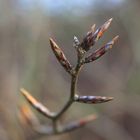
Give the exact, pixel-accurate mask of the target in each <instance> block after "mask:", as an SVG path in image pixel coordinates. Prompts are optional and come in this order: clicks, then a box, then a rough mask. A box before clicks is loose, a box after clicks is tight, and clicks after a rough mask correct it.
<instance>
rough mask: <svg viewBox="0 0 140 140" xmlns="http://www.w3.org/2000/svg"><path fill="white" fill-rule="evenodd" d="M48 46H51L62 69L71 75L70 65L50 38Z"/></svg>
mask: <svg viewBox="0 0 140 140" xmlns="http://www.w3.org/2000/svg"><path fill="white" fill-rule="evenodd" d="M50 45H51V48H52V50H53V52H54V54H55V56H56V58H57V60H58V61H59V62H60V64H61V65H62V66H63V67H64V69H65V70H66V71H67V72H68V73H71V71H72V65H71V64H70V62H69V61H68V60H67V58H66V56H65V55H64V53H63V51H62V50H61V49H60V48H59V46H58V45H57V44H56V43H55V42H54V40H53V39H52V38H50Z"/></svg>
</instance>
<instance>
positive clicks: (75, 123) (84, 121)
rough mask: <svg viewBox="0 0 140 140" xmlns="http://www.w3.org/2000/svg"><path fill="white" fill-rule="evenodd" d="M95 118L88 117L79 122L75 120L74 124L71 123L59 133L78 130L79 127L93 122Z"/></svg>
mask: <svg viewBox="0 0 140 140" xmlns="http://www.w3.org/2000/svg"><path fill="white" fill-rule="evenodd" d="M96 118H97V116H96V115H89V116H87V117H85V118H82V119H80V120H77V121H75V122H71V123H69V124H67V125H66V126H64V127H63V128H62V130H61V133H64V132H69V131H72V130H74V129H77V128H80V127H82V126H84V125H86V124H87V123H90V122H91V121H93V120H95V119H96Z"/></svg>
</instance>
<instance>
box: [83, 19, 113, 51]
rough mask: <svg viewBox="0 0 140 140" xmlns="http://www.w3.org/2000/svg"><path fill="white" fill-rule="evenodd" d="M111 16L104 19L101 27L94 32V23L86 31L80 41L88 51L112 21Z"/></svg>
mask: <svg viewBox="0 0 140 140" xmlns="http://www.w3.org/2000/svg"><path fill="white" fill-rule="evenodd" d="M112 20H113V19H112V18H110V19H109V20H108V21H106V22H105V23H104V24H103V25H102V26H101V27H99V28H98V29H97V30H96V31H95V32H94V30H95V24H94V25H93V26H92V29H91V30H90V31H89V32H88V33H87V35H86V36H85V38H84V39H83V41H82V43H81V47H82V48H83V49H84V50H85V51H88V50H89V49H91V47H92V46H93V45H94V44H95V43H96V42H97V41H98V40H99V39H100V38H101V37H102V36H103V34H104V32H105V31H106V30H107V29H108V27H109V26H110V24H111V22H112Z"/></svg>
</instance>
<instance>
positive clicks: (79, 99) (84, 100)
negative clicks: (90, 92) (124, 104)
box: [75, 96, 113, 104]
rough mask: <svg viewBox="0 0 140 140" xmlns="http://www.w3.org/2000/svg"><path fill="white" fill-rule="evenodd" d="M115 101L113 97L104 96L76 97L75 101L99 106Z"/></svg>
mask: <svg viewBox="0 0 140 140" xmlns="http://www.w3.org/2000/svg"><path fill="white" fill-rule="evenodd" d="M111 100H113V97H102V96H76V98H75V101H76V102H79V103H86V104H98V103H104V102H108V101H111Z"/></svg>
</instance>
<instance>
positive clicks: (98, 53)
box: [85, 36, 119, 63]
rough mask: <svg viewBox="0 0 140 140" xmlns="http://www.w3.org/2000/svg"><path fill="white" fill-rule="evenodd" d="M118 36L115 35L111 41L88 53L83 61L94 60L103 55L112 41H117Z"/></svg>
mask: <svg viewBox="0 0 140 140" xmlns="http://www.w3.org/2000/svg"><path fill="white" fill-rule="evenodd" d="M118 37H119V36H116V37H115V38H113V39H112V41H110V42H108V43H107V44H106V45H104V46H103V47H101V48H100V49H98V50H96V51H95V52H93V53H92V54H90V55H89V56H88V57H86V58H85V63H89V62H92V61H95V60H96V59H98V58H100V57H101V56H103V55H104V54H105V53H106V52H107V51H108V50H109V49H111V48H112V46H113V45H114V43H115V42H116V41H117V39H118Z"/></svg>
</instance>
